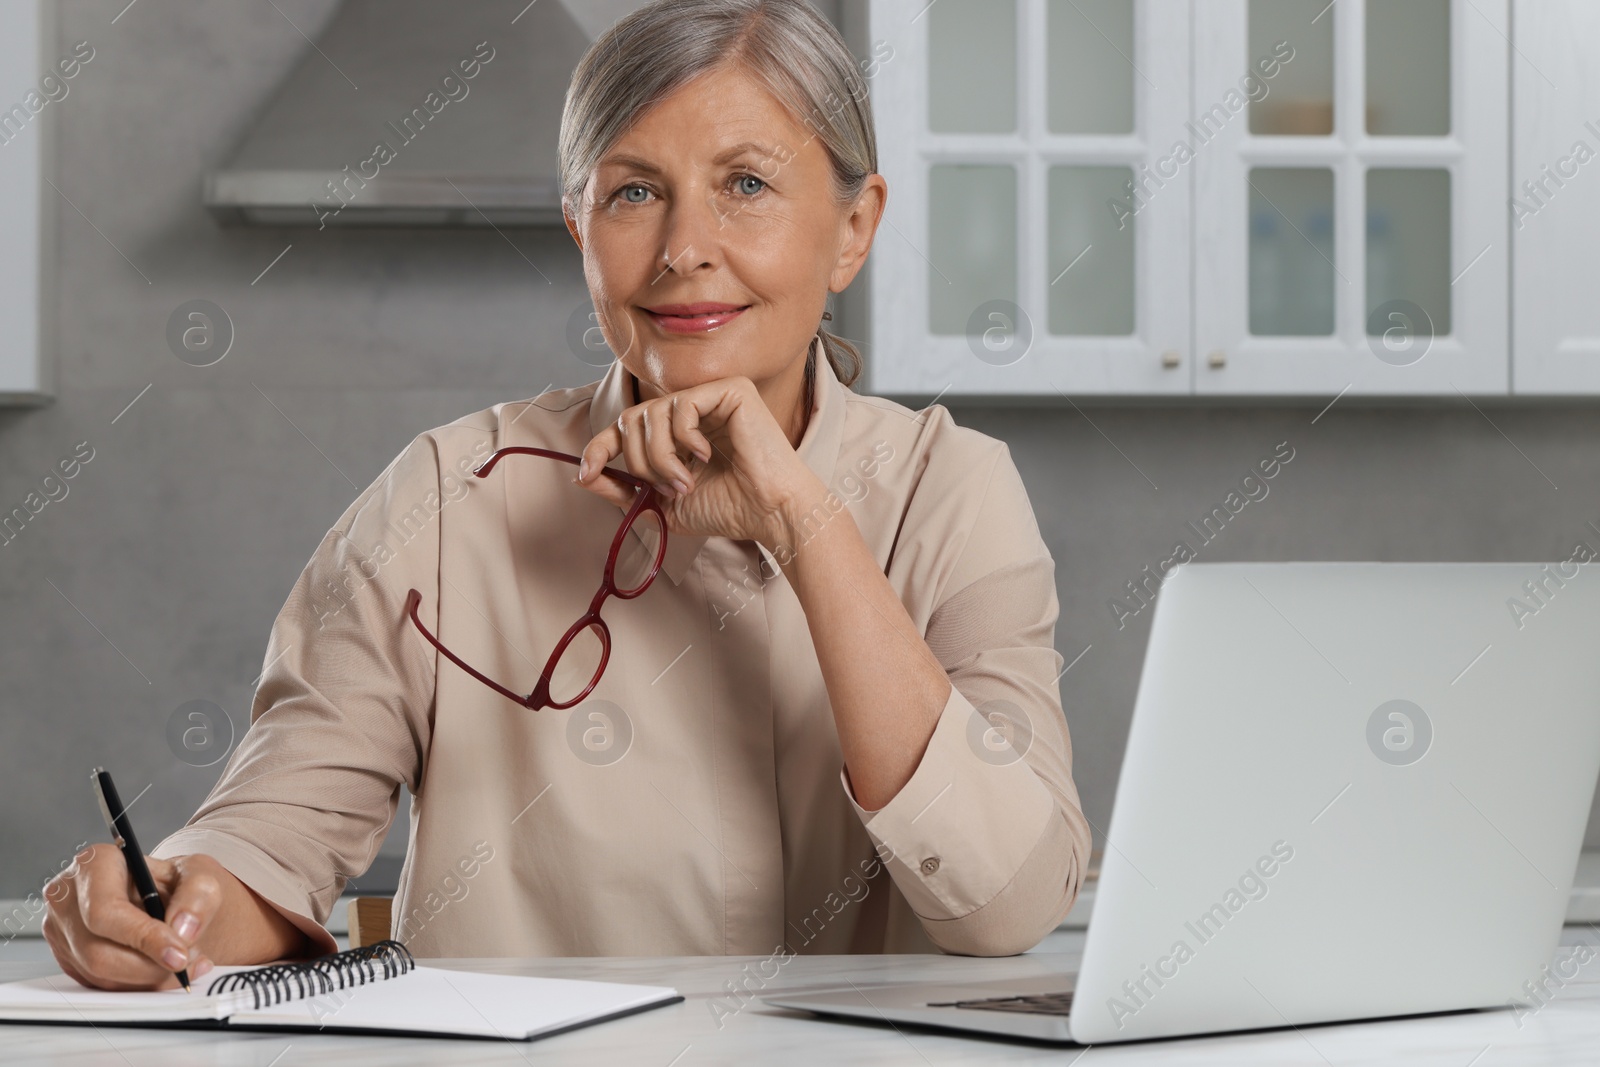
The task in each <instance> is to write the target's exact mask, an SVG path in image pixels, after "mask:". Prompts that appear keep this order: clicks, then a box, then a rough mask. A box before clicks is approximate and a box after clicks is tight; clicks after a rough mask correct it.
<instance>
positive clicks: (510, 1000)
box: [0, 964, 678, 1040]
mask: <svg viewBox="0 0 1600 1067" xmlns="http://www.w3.org/2000/svg"><path fill="white" fill-rule="evenodd" d="M256 969H258V968H254V967H217V968H216V969H214V970H213V971H211V972H210V973H209V974H207V975H206V976H205V978H203V979H201V980H200V981H198V982H194V983H193V985H194V992H193V993H185V992H184V991H183V990H182V989H171V990H162V991H160V992H153V991H143V992H131V993H118V992H111V991H108V990H100V989H86V988H85V987H83V986H81V985H79V984H78V983H77V982H76V981H74V980H73V979H71V978H69V977H68V976H66V975H64V974H57V975H51V976H49V977H47V978H33V979H29V980H27V981H22V982H8V983H6V984H4V985H0V1020H9V1021H17V1022H21V1021H41V1022H43V1021H60V1022H76V1023H111V1024H115V1023H118V1022H139V1023H154V1022H173V1021H182V1020H193V1019H223V1018H226V1019H228V1020H229V1021H230V1022H232V1023H237V1024H242V1025H247V1026H312V1027H318V1028H323V1027H326V1028H330V1029H343V1028H351V1029H359V1030H400V1031H406V1032H409V1033H417V1034H459V1035H465V1036H475V1037H502V1038H511V1039H518V1040H520V1039H525V1038H529V1037H536V1036H538V1035H540V1034H543V1033H548V1032H550V1031H552V1030H559V1029H562V1028H565V1027H568V1026H573V1025H577V1024H579V1023H583V1022H589V1021H593V1020H598V1019H603V1018H607V1017H609V1016H612V1015H617V1014H622V1013H626V1012H630V1011H635V1010H638V1009H640V1008H644V1007H647V1006H649V1005H653V1004H659V1003H663V1002H665V1001H670V1000H676V999H678V993H677V991H676V990H674V989H671V988H668V987H666V986H645V985H626V984H622V983H618V982H590V981H581V980H578V979H570V978H528V977H523V976H520V975H500V974H482V973H479V972H476V971H452V970H447V969H444V968H439V967H425V966H422V965H420V964H419V965H417V966H416V967H414V968H413V969H412V970H410V971H408V972H406V973H405V974H400V975H396V976H394V977H392V978H382V977H380V978H379V979H378V980H377V981H369V982H367V983H366V984H363V985H348V986H346V987H345V988H343V989H334V990H333V991H331V992H326V993H319V994H317V995H316V996H314V997H309V998H305V999H299V1000H290V1001H286V1002H284V1003H281V1004H272V1005H268V1006H266V1007H263V1008H261V1009H259V1010H257V1009H252V1008H251V1007H250V1005H251V1004H252V1003H254V995H253V994H252V992H251V991H250V990H248V989H246V990H237V991H230V992H228V993H223V994H218V995H217V996H206V995H204V994H205V990H206V989H208V988H210V986H211V983H212V982H214V981H215V980H216V979H217V978H220V977H222V976H224V975H228V974H232V973H235V972H239V971H252V970H256ZM380 974H381V972H380Z"/></svg>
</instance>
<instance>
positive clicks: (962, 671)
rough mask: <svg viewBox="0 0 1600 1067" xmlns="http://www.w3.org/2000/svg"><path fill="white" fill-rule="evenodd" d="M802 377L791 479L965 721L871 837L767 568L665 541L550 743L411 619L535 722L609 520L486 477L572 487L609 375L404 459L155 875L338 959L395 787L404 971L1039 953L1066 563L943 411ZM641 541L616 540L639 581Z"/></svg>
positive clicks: (1010, 468) (563, 495)
mask: <svg viewBox="0 0 1600 1067" xmlns="http://www.w3.org/2000/svg"><path fill="white" fill-rule="evenodd" d="M814 343H816V344H818V352H817V359H816V398H815V406H814V408H813V411H812V415H811V420H810V423H809V425H808V426H807V428H806V431H805V436H804V438H803V439H802V440H801V442H800V449H799V451H800V454H801V456H802V457H803V458H804V460H805V462H806V463H807V464H808V465H809V466H810V467H811V469H812V470H814V471H815V472H816V473H817V475H818V476H819V477H820V478H821V479H822V480H823V481H824V482H825V483H826V484H828V485H829V486H830V487H831V488H832V489H833V490H834V494H835V495H834V496H832V497H830V499H829V514H825V515H824V514H819V515H818V516H817V521H819V522H821V521H842V516H838V514H837V513H838V511H839V510H840V509H845V508H847V509H848V511H849V513H850V516H851V518H853V519H854V521H855V523H856V525H857V526H858V527H859V529H860V530H861V533H862V535H863V537H864V538H865V540H866V543H867V544H868V545H869V546H870V548H871V549H872V551H873V553H874V554H875V555H876V557H877V559H878V560H879V562H880V564H881V566H882V567H883V570H884V573H885V574H886V575H887V576H888V579H889V581H890V583H891V584H892V585H893V587H894V588H895V590H896V591H897V592H898V593H899V595H900V599H901V601H902V602H903V603H904V604H905V606H906V609H907V611H908V612H909V613H910V615H911V617H912V619H913V620H914V621H915V622H916V624H917V626H918V628H919V629H921V630H922V632H923V633H924V635H925V637H926V640H927V642H928V644H929V646H930V647H931V649H932V650H933V652H934V653H935V655H936V656H937V657H938V659H939V661H940V662H941V663H942V664H943V665H944V667H945V670H946V671H947V672H948V673H949V678H950V682H951V686H952V690H951V693H950V697H949V699H948V701H947V703H946V705H945V707H944V709H943V711H942V713H941V715H940V718H939V720H938V724H937V726H936V728H935V730H934V733H933V736H932V738H931V740H930V741H929V743H928V747H927V750H926V751H925V753H924V754H923V756H922V759H921V762H920V764H919V765H918V767H917V770H916V772H915V773H914V774H913V776H912V777H911V779H910V781H909V782H908V783H907V784H906V785H905V787H904V788H903V789H901V791H900V792H899V793H898V794H897V795H896V796H895V797H894V799H893V800H891V801H890V802H889V803H888V804H887V805H886V806H885V807H883V808H882V809H880V810H878V811H875V812H874V811H866V810H864V809H863V808H861V807H860V806H859V805H857V804H856V803H855V800H854V798H853V797H852V795H851V794H850V791H849V786H848V781H847V779H846V778H845V776H844V775H843V774H842V768H843V763H842V760H841V758H840V754H839V744H838V737H837V734H836V732H835V729H834V722H833V713H832V710H831V708H830V705H829V702H828V694H827V690H826V688H825V686H824V682H823V677H822V673H821V671H820V669H819V667H818V665H817V659H816V653H815V650H814V647H813V645H812V643H811V636H810V633H809V631H808V628H807V623H806V618H805V614H804V612H803V611H802V610H801V606H800V602H799V601H798V599H797V598H796V596H795V594H794V592H793V590H792V589H791V588H790V586H789V585H788V583H787V581H786V580H785V578H784V577H783V575H782V573H781V571H780V570H779V569H778V566H777V564H776V561H775V560H774V559H773V557H772V555H771V553H769V552H768V551H767V550H766V548H764V547H762V546H760V545H758V544H757V543H756V542H753V541H734V540H730V539H728V538H724V537H709V538H707V537H690V536H679V535H669V537H668V546H667V553H666V559H665V562H664V564H663V567H662V571H661V573H660V574H659V575H658V576H657V578H656V580H655V582H654V583H653V584H652V585H651V586H650V587H649V588H648V589H647V590H645V592H644V593H643V594H642V595H640V596H639V597H637V598H636V599H632V600H620V599H616V598H612V599H610V600H608V601H607V602H606V603H605V606H604V607H603V609H602V614H603V616H604V618H605V619H606V621H607V623H608V624H609V626H610V629H611V635H612V651H611V659H610V663H609V666H608V667H607V669H606V672H605V676H604V677H603V678H602V679H601V681H600V683H599V685H598V686H597V687H596V689H595V690H594V692H593V693H592V694H591V695H590V697H589V698H588V699H586V700H585V701H583V702H582V703H580V704H578V705H575V706H574V707H573V708H571V709H569V710H566V711H558V710H553V709H549V708H546V709H545V710H542V711H539V712H531V711H528V710H527V709H525V708H522V707H520V706H518V705H516V704H514V703H512V702H511V701H510V700H508V699H506V698H505V697H503V696H500V695H498V694H496V693H495V692H493V691H492V690H490V689H489V688H488V687H487V686H485V685H483V684H482V683H481V682H479V681H477V680H475V679H474V678H472V677H470V676H469V675H467V674H466V673H465V672H464V671H462V670H461V669H460V668H459V667H458V666H456V665H455V664H454V663H452V662H450V661H449V660H448V659H446V658H444V657H443V656H441V655H439V654H438V653H437V652H436V651H435V650H434V648H433V646H432V645H430V644H429V643H428V642H427V640H426V638H424V637H423V636H422V634H421V633H419V632H418V631H417V629H416V627H415V626H414V625H413V623H412V622H411V620H410V619H409V617H407V616H406V615H405V614H404V607H405V601H406V596H407V591H408V590H409V589H412V588H415V589H417V590H418V591H419V592H420V593H421V595H422V600H421V609H420V616H421V618H422V620H423V622H424V623H425V624H426V625H427V626H428V627H429V628H430V630H432V632H433V633H434V634H435V635H437V636H438V637H439V639H440V640H441V641H442V642H443V643H444V645H445V646H446V647H447V648H449V649H450V650H451V651H452V652H454V653H456V654H457V655H458V656H460V657H461V658H462V659H464V660H465V661H466V662H468V663H470V664H471V665H472V666H474V667H475V668H477V669H478V670H480V671H482V672H483V673H484V674H486V675H488V676H489V677H491V678H493V679H495V680H496V681H497V682H500V683H501V684H503V685H505V686H507V687H509V688H511V689H514V690H516V691H517V692H519V693H526V692H528V691H529V690H531V689H532V688H533V687H534V683H535V682H536V681H537V680H538V676H539V672H540V670H541V669H542V667H543V665H544V662H545V659H546V657H547V656H548V655H549V654H550V651H551V650H552V649H553V648H554V647H555V644H556V642H557V641H558V640H559V639H560V637H561V635H562V633H563V632H564V631H565V630H566V628H567V627H568V626H569V625H570V624H571V623H572V621H573V620H575V619H577V618H578V617H579V616H580V615H581V614H582V613H583V612H584V610H585V609H586V608H587V606H588V604H589V601H590V598H591V597H593V595H594V593H595V591H596V589H597V588H598V587H599V585H600V579H601V574H602V571H603V569H604V565H605V558H606V552H607V550H608V548H609V546H610V542H611V539H612V537H613V535H614V534H615V532H616V530H617V528H618V526H619V524H620V519H621V517H622V513H621V512H620V511H619V510H618V509H617V508H616V507H615V506H614V505H612V504H610V503H608V502H607V501H605V500H603V499H601V498H599V497H597V496H595V495H594V494H592V493H590V492H589V491H587V490H585V489H582V488H580V487H578V486H576V485H573V484H572V483H571V478H572V476H573V474H574V473H575V471H576V468H575V467H573V466H571V465H569V464H565V463H559V462H554V461H551V460H548V459H543V458H537V457H533V456H526V455H520V456H519V455H513V456H509V457H506V458H505V459H503V460H502V461H501V463H500V465H499V466H497V467H496V468H495V469H494V470H493V471H491V472H490V474H489V475H488V476H487V477H486V478H483V479H479V478H475V477H471V476H470V475H469V473H468V472H470V471H471V469H472V468H473V467H475V466H476V465H477V464H479V463H480V462H482V460H483V459H485V458H486V457H487V456H488V455H489V454H490V453H491V452H492V451H493V450H494V449H497V448H500V447H502V446H505V445H510V444H518V445H537V446H542V447H545V448H553V449H559V450H561V451H564V452H569V453H573V454H577V453H579V452H581V451H582V449H583V446H584V445H585V444H586V443H587V442H588V441H589V440H590V438H591V437H592V436H593V435H594V434H596V433H597V432H599V431H600V430H601V429H602V428H603V427H605V426H606V425H608V424H609V423H610V422H612V421H613V420H614V419H615V418H616V417H617V415H618V414H619V413H620V412H621V411H622V410H623V409H624V408H625V407H626V406H628V405H629V404H630V403H631V402H632V382H631V379H630V375H629V374H628V373H627V371H626V370H625V369H624V368H623V367H622V365H621V364H620V363H613V364H612V365H611V367H610V369H609V370H607V372H606V374H605V376H604V377H603V378H601V379H600V380H599V381H598V382H592V383H590V384H588V385H585V386H582V387H579V388H575V389H563V390H552V391H547V392H545V393H543V394H541V395H540V396H539V397H536V398H534V399H532V400H518V401H512V402H507V403H502V404H496V405H494V406H493V407H490V408H488V409H486V410H483V411H479V412H476V413H474V414H472V415H468V416H466V417H464V418H461V419H458V420H456V421H455V422H452V423H450V424H449V425H447V426H441V427H439V428H437V429H433V430H429V431H427V432H425V433H423V434H421V435H419V436H418V437H417V438H416V439H415V440H414V441H413V442H412V443H411V444H410V445H409V446H408V447H407V448H406V450H405V451H404V452H402V453H401V454H400V455H399V456H397V457H396V458H395V459H394V461H393V462H391V463H390V464H389V466H388V468H387V469H385V470H384V471H383V473H382V474H381V475H379V477H378V478H377V480H376V481H374V482H373V483H372V485H371V486H369V487H368V488H367V489H366V490H365V491H364V492H362V493H361V494H360V496H358V497H357V498H356V499H355V501H354V502H353V503H352V504H351V505H350V506H349V508H348V509H347V510H346V511H345V513H344V514H343V515H342V516H341V517H340V518H339V521H338V522H337V523H336V524H335V525H334V527H333V528H332V529H331V530H329V531H328V533H327V534H326V535H325V536H324V537H323V540H322V543H321V544H320V545H319V546H318V547H317V550H316V552H315V553H314V554H313V556H312V557H311V560H310V562H309V563H308V564H307V565H306V567H305V569H304V571H303V572H302V573H301V574H300V577H299V580H298V581H296V582H295V585H294V587H293V589H292V590H291V591H290V593H289V598H288V600H287V601H286V602H285V604H284V606H283V609H282V611H281V612H280V613H279V614H278V617H277V620H276V622H275V623H274V625H273V628H272V633H271V636H270V638H269V640H268V644H267V651H266V656H265V663H266V670H265V672H264V675H263V677H262V680H261V684H260V686H259V688H258V689H257V691H256V694H255V700H254V703H253V706H252V708H251V715H250V717H251V725H250V728H249V730H248V731H247V732H246V733H245V734H244V736H243V738H242V739H241V741H240V743H239V746H238V748H237V749H236V750H235V751H234V752H233V753H232V755H231V756H230V757H229V759H228V762H227V764H226V765H225V767H224V770H223V773H222V777H221V779H220V780H219V781H218V782H217V784H216V787H215V788H214V789H213V790H212V791H211V794H210V795H209V796H208V797H207V798H206V800H205V802H204V803H203V804H202V805H201V806H200V809H199V810H198V811H197V812H196V813H195V814H194V816H193V817H192V818H191V819H190V820H189V822H188V823H187V824H186V825H185V826H184V827H183V828H182V829H180V830H178V831H177V832H175V833H173V834H172V835H170V836H169V837H167V838H166V839H165V840H163V841H162V842H161V843H160V844H159V845H157V846H156V847H155V848H154V849H152V850H151V855H154V856H159V857H163V858H171V857H174V856H179V855H184V854H188V853H206V854H209V855H211V856H212V857H214V858H215V859H216V860H217V861H218V862H220V863H221V864H222V865H223V866H224V867H226V868H227V869H228V870H229V871H231V872H232V873H233V874H234V875H236V876H237V877H238V878H239V879H240V880H241V881H243V882H244V883H246V884H247V885H249V886H250V887H251V888H252V889H254V890H255V891H256V892H257V893H259V894H260V895H261V896H262V897H263V898H265V899H266V900H267V901H269V902H270V903H271V904H272V905H273V906H275V907H276V908H278V909H279V910H281V911H282V912H283V913H284V914H285V915H286V916H287V917H288V918H289V919H290V920H292V921H293V922H294V924H295V925H296V926H298V927H299V928H300V929H302V930H304V931H305V932H306V933H307V934H309V935H310V936H311V937H312V938H314V939H315V941H316V943H317V945H318V946H319V950H320V951H323V952H332V951H335V950H336V948H337V945H336V943H335V941H334V939H333V937H332V936H331V935H330V934H329V933H328V931H327V930H326V928H325V927H324V926H323V924H324V923H325V922H326V921H327V919H328V916H329V913H330V911H331V909H332V908H333V906H334V903H335V901H336V900H337V898H338V897H339V895H340V893H341V892H342V891H343V890H344V888H345V885H346V883H347V882H348V881H349V880H350V879H352V878H357V877H359V876H360V875H361V874H362V873H363V872H365V871H366V870H367V868H368V867H369V865H370V864H371V863H372V860H373V858H374V856H375V855H376V854H377V851H378V848H379V845H380V843H381V842H382V841H383V838H384V835H385V833H386V831H387V829H388V827H389V824H390V821H391V820H392V819H393V818H394V816H395V812H396V810H397V808H398V806H399V796H400V789H399V787H400V785H401V784H402V783H403V784H404V785H405V786H406V787H407V788H408V789H409V790H410V791H411V793H412V797H413V799H412V802H411V805H410V813H409V814H410V822H409V831H410V837H409V844H408V848H407V853H406V860H405V866H404V867H403V869H402V871H401V875H400V885H399V892H398V894H397V896H396V898H395V902H394V911H393V916H394V918H393V923H394V929H393V936H395V937H396V938H398V939H400V940H402V941H404V942H405V943H406V945H407V947H408V948H409V949H410V950H411V951H412V952H413V953H414V954H415V955H417V956H419V957H438V956H513V955H514V956H544V955H551V956H563V955H576V956H603V955H722V954H750V955H767V954H770V953H774V952H778V951H780V950H782V951H784V952H805V953H816V952H913V951H924V952H926V951H934V950H935V948H934V947H935V946H937V948H938V949H943V950H945V951H949V952H956V953H967V954H973V955H999V954H1007V953H1014V952H1020V951H1024V950H1026V949H1028V948H1030V947H1032V946H1033V945H1035V944H1037V943H1038V941H1039V940H1040V939H1041V938H1042V937H1043V936H1044V935H1045V934H1046V933H1048V932H1049V931H1050V930H1051V929H1052V928H1054V927H1055V926H1056V925H1057V924H1058V923H1059V922H1060V920H1061V919H1062V917H1063V916H1064V915H1065V914H1066V913H1067V911H1068V909H1069V908H1070V907H1071V906H1072V902H1073V900H1074V899H1075V898H1076V896H1077V892H1078V888H1079V885H1080V883H1081V881H1082V877H1083V872H1084V870H1085V868H1086V867H1087V865H1088V858H1089V841H1090V836H1089V827H1088V825H1087V822H1086V821H1085V819H1084V817H1083V814H1082V813H1081V811H1080V810H1079V803H1078V793H1077V790H1076V788H1075V787H1074V785H1073V781H1072V771H1071V743H1070V740H1069V738H1068V734H1067V727H1066V722H1065V719H1064V717H1063V715H1062V711H1061V703H1060V694H1059V690H1058V687H1057V681H1058V678H1059V673H1060V671H1061V669H1062V657H1061V656H1060V655H1059V654H1058V653H1057V652H1056V650H1055V647H1054V644H1053V635H1054V630H1055V622H1056V616H1057V611H1058V606H1057V600H1056V587H1055V581H1054V562H1053V561H1052V559H1051V557H1050V554H1049V550H1048V549H1047V548H1046V546H1045V544H1044V541H1043V540H1042V539H1041V537H1040V535H1039V530H1038V525H1037V523H1036V521H1035V519H1034V514H1033V510H1032V507H1031V506H1030V505H1029V503H1028V496H1027V493H1026V491H1025V489H1024V488H1023V484H1022V481H1021V479H1020V477H1019V476H1018V474H1017V470H1016V467H1015V466H1014V465H1013V463H1012V460H1011V455H1010V452H1009V450H1008V449H1007V447H1006V445H1005V444H1004V443H1003V442H1000V441H997V440H995V439H993V438H991V437H988V436H985V435H984V434H981V433H978V432H976V431H973V430H970V429H965V428H963V427H960V426H957V425H956V424H955V422H954V421H952V419H951V417H950V414H949V412H948V411H947V410H946V409H945V408H943V407H942V406H939V405H933V406H930V407H928V408H925V409H924V410H922V411H921V412H915V411H911V410H909V409H907V408H905V407H903V406H901V405H899V404H896V403H893V402H891V401H888V400H884V399H882V398H878V397H872V396H862V395H857V394H855V393H853V392H851V391H850V390H849V389H848V388H847V387H846V386H844V385H843V384H841V383H840V382H839V380H838V378H837V377H836V376H835V375H834V373H833V371H832V369H831V367H830V366H829V364H828V361H827V359H826V358H823V357H822V355H821V352H820V343H819V342H814ZM621 465H622V464H621V461H620V460H618V461H616V463H614V464H613V466H621ZM647 540H648V541H649V542H650V543H651V544H652V545H653V537H648V536H645V535H640V534H637V533H630V534H629V535H628V538H627V541H628V545H627V547H626V549H625V551H626V552H637V553H643V552H646V551H652V552H653V548H651V547H650V546H648V545H647V544H646V541H647ZM797 550H798V551H802V552H803V551H804V545H803V543H802V544H801V545H799V546H798V548H797ZM860 654H861V655H863V656H871V655H872V654H873V650H872V649H871V648H863V649H861V651H860ZM883 699H885V700H894V699H895V694H894V692H892V691H885V692H884V694H883ZM930 942H931V944H930Z"/></svg>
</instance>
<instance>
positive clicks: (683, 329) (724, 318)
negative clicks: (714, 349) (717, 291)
mask: <svg viewBox="0 0 1600 1067" xmlns="http://www.w3.org/2000/svg"><path fill="white" fill-rule="evenodd" d="M748 307H749V305H748V304H747V305H745V307H738V308H722V309H718V310H715V311H709V312H702V313H700V314H663V313H662V312H659V311H653V310H651V309H650V308H645V309H644V313H645V314H646V315H649V316H650V319H651V321H652V322H654V323H655V324H656V325H657V326H659V327H661V328H662V329H663V330H666V331H667V332H668V333H704V332H705V331H707V330H714V329H716V328H717V327H719V326H726V325H727V324H728V323H730V322H732V321H733V320H734V319H736V318H738V317H739V316H740V315H743V314H744V313H745V310H746V309H747V308H748Z"/></svg>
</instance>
